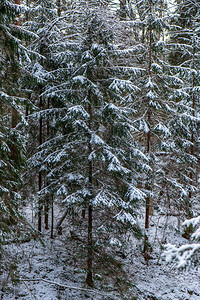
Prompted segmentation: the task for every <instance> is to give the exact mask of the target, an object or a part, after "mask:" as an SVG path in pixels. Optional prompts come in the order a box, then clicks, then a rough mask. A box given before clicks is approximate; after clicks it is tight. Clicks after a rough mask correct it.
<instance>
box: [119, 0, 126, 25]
mask: <svg viewBox="0 0 200 300" xmlns="http://www.w3.org/2000/svg"><path fill="white" fill-rule="evenodd" d="M119 15H120V20H121V21H124V20H126V0H120V12H119Z"/></svg>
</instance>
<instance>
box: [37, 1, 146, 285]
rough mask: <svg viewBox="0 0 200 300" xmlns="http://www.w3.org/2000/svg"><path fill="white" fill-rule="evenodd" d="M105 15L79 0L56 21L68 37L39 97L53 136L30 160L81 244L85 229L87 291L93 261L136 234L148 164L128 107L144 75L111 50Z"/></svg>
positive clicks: (54, 58) (112, 24) (110, 22)
mask: <svg viewBox="0 0 200 300" xmlns="http://www.w3.org/2000/svg"><path fill="white" fill-rule="evenodd" d="M109 15H110V11H109V14H108V11H107V10H106V6H104V5H102V6H101V7H99V4H97V3H96V2H94V3H93V1H90V2H87V3H85V5H83V3H81V2H80V3H79V1H77V2H76V3H73V8H71V9H69V11H67V12H66V21H65V23H64V18H63V19H62V20H59V21H60V24H61V25H60V26H61V27H63V28H65V33H64V34H63V37H62V42H61V43H56V45H55V44H52V46H51V47H52V51H51V53H52V57H51V58H52V61H53V62H54V68H55V66H56V65H57V69H56V68H55V69H54V70H52V71H51V72H50V76H51V80H50V81H49V82H50V84H51V87H49V86H48V88H47V89H46V91H45V92H44V93H43V96H45V97H47V98H49V99H51V103H52V108H51V109H50V110H43V112H42V114H49V115H51V120H52V122H53V124H54V125H53V126H54V128H55V136H54V137H53V138H52V139H50V140H49V141H46V142H45V143H43V144H42V145H41V147H40V152H38V153H36V154H35V156H34V157H33V160H32V165H33V166H34V165H35V166H37V165H38V164H41V166H42V167H43V168H44V169H45V170H48V174H47V178H48V185H47V186H46V187H45V188H44V189H43V190H42V192H43V193H44V195H45V194H48V193H52V192H53V193H56V194H57V197H58V196H60V197H61V196H62V197H63V198H64V200H63V203H64V204H65V207H66V210H67V212H68V213H69V219H71V221H72V224H73V226H74V228H77V229H76V231H75V233H73V235H74V234H75V235H77V230H79V234H78V235H79V238H80V233H81V232H84V230H85V229H84V228H85V226H86V228H87V236H85V235H84V234H83V236H82V239H83V241H84V239H87V241H86V245H87V248H86V249H87V279H86V282H87V284H88V285H89V286H92V285H93V268H94V267H95V266H94V262H95V265H96V264H98V260H100V259H101V258H100V257H99V258H98V256H97V253H99V252H98V248H99V247H100V248H101V249H104V252H105V253H106V249H107V248H108V247H111V245H112V244H113V243H114V244H118V246H119V247H120V245H121V246H122V243H124V242H125V241H123V235H122V232H123V231H124V230H125V232H126V230H127V228H130V230H133V232H138V226H137V223H136V220H135V217H136V210H135V202H136V201H137V200H142V199H143V198H144V193H143V192H142V191H140V190H139V189H138V188H137V177H138V174H140V172H141V171H142V170H144V169H145V168H146V161H147V158H146V157H145V155H144V154H143V153H142V152H141V151H140V150H138V148H137V143H136V142H135V141H134V138H133V132H134V130H135V128H134V126H133V121H132V119H133V118H134V110H133V109H132V107H131V104H130V102H128V99H130V98H131V97H132V95H134V94H135V93H136V92H137V91H138V88H137V87H135V86H134V84H133V83H132V82H131V81H130V80H129V78H130V77H132V78H133V77H137V75H138V74H140V73H142V72H143V70H141V69H140V68H131V67H127V66H126V65H121V63H122V61H123V60H122V58H121V55H122V53H123V51H122V49H121V46H117V45H116V46H114V44H113V42H114V40H115V33H114V28H115V22H114V19H113V16H112V15H111V17H109ZM57 26H58V25H57ZM56 50H57V51H59V52H56ZM124 52H125V51H124ZM125 53H126V52H125ZM48 76H49V75H48ZM44 157H45V159H44ZM81 211H83V212H84V211H85V212H84V213H83V216H82V214H81ZM72 212H74V213H76V217H74V213H73V214H72ZM84 215H85V216H86V217H87V222H86V219H85V218H84ZM80 223H83V226H82V228H80V226H78V224H79V225H80ZM72 228H73V227H71V230H72V232H73V229H72ZM120 232H121V234H119V233H120ZM120 239H122V241H121V242H120ZM107 255H108V253H107ZM97 258H98V259H97ZM101 263H102V260H101Z"/></svg>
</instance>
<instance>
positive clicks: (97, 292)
mask: <svg viewBox="0 0 200 300" xmlns="http://www.w3.org/2000/svg"><path fill="white" fill-rule="evenodd" d="M19 280H20V281H22V282H24V281H43V282H46V283H50V284H54V285H57V286H59V287H62V288H66V289H70V290H79V291H84V292H89V293H95V294H99V295H101V296H109V295H111V293H102V292H99V291H97V290H94V289H86V288H81V287H75V286H69V285H65V284H60V283H58V282H55V281H50V280H46V279H42V278H39V279H19ZM112 296H113V295H112ZM116 299H118V298H116ZM113 300H114V298H113Z"/></svg>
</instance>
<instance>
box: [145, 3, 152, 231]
mask: <svg viewBox="0 0 200 300" xmlns="http://www.w3.org/2000/svg"><path fill="white" fill-rule="evenodd" d="M150 13H151V1H150ZM151 65H152V26H151V25H150V28H149V66H148V74H149V77H151V76H152V73H151ZM147 118H148V125H149V131H148V133H147V153H148V154H150V150H151V149H150V147H151V129H150V124H151V110H150V107H149V108H148V112H147ZM148 189H149V190H150V184H149V183H148ZM150 201H151V200H150V196H147V198H146V215H145V229H148V228H149V215H150Z"/></svg>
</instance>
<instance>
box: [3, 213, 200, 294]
mask: <svg viewBox="0 0 200 300" xmlns="http://www.w3.org/2000/svg"><path fill="white" fill-rule="evenodd" d="M177 224H178V223H177V218H176V217H173V216H168V217H166V216H164V215H163V216H156V215H155V216H153V217H152V220H151V228H150V233H149V235H150V236H151V244H152V246H153V251H152V253H151V258H150V260H149V261H148V264H147V262H146V261H145V259H144V257H143V255H142V254H141V248H142V241H139V242H138V241H137V240H135V239H134V238H132V237H130V236H129V241H128V243H129V244H130V247H129V249H128V252H127V253H126V258H122V259H121V260H122V261H123V263H124V269H125V270H126V272H127V273H128V279H129V281H130V283H131V286H130V288H129V290H127V291H124V293H123V291H121V294H120V292H119V291H117V289H116V286H115V287H113V290H112V288H111V285H109V287H108V286H102V285H100V284H99V279H98V278H97V279H96V281H95V288H94V289H92V290H89V289H88V288H87V286H86V285H85V276H86V274H85V271H84V270H83V269H82V268H81V267H80V266H79V264H78V259H77V260H76V258H75V255H74V254H75V249H73V246H72V245H73V244H72V242H71V241H70V237H69V236H67V234H66V233H64V234H63V235H62V236H58V237H57V238H55V239H54V240H51V239H50V238H49V232H46V233H45V234H43V241H44V246H43V245H42V244H41V242H40V241H34V240H32V241H30V242H26V243H23V244H21V245H18V246H17V245H16V244H12V245H9V246H6V247H7V248H9V252H11V253H12V255H13V258H17V261H18V264H19V269H18V271H19V278H20V281H19V282H18V283H17V284H16V286H15V287H12V286H11V283H8V285H7V288H5V289H4V291H1V298H0V299H2V300H12V299H13V300H14V299H22V300H23V299H24V300H29V299H30V300H32V299H37V300H42V299H43V300H55V299H63V300H65V299H70V300H81V299H83V300H84V299H95V300H101V299H113V300H114V299H128V300H133V299H138V300H145V299H151V300H173V299H174V300H176V299H177V300H178V299H180V300H186V299H188V300H199V299H200V267H196V268H191V269H188V270H185V271H180V270H177V265H175V263H174V264H169V265H167V264H166V263H165V261H164V260H163V258H162V251H161V250H160V245H161V244H162V243H163V242H164V243H168V242H170V243H172V244H173V243H174V244H182V243H184V242H185V241H187V240H185V239H184V238H183V237H182V236H181V234H180V233H179V232H178V231H177V230H176V229H178V228H177ZM116 276H117V274H116ZM5 280H6V274H4V277H3V278H1V282H2V283H3V282H5Z"/></svg>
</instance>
